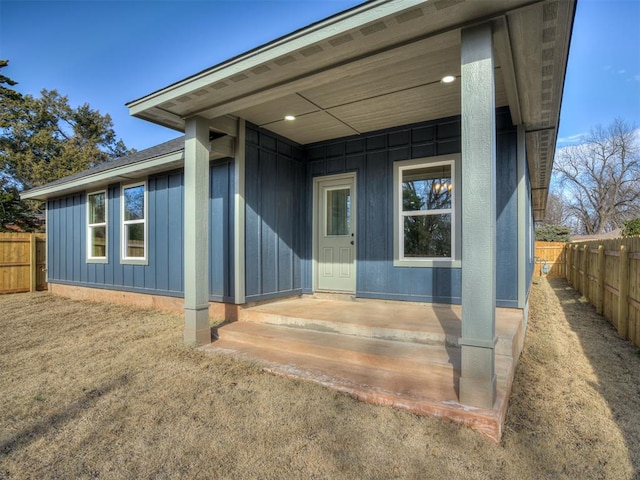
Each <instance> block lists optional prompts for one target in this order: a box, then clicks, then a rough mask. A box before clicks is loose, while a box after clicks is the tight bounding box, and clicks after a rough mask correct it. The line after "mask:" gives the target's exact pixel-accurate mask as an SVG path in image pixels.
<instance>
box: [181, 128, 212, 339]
mask: <svg viewBox="0 0 640 480" xmlns="http://www.w3.org/2000/svg"><path fill="white" fill-rule="evenodd" d="M209 148H210V143H209V121H208V120H207V119H205V118H202V117H191V118H187V119H186V120H185V140H184V342H185V344H186V345H190V346H197V345H205V344H207V343H211V327H210V326H209Z"/></svg>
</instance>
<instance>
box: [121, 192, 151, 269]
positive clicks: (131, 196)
mask: <svg viewBox="0 0 640 480" xmlns="http://www.w3.org/2000/svg"><path fill="white" fill-rule="evenodd" d="M146 187H147V185H146V183H144V182H143V183H137V184H135V185H125V186H123V187H122V197H121V203H122V261H123V262H124V263H146V261H147V224H146V218H147V193H146V190H147V188H146Z"/></svg>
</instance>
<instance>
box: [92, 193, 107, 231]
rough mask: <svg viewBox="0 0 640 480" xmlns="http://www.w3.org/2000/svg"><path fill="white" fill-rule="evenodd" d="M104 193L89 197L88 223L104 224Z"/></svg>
mask: <svg viewBox="0 0 640 480" xmlns="http://www.w3.org/2000/svg"><path fill="white" fill-rule="evenodd" d="M104 210H105V208H104V192H102V193H94V194H92V195H89V223H104V222H105V219H104V217H105V215H104Z"/></svg>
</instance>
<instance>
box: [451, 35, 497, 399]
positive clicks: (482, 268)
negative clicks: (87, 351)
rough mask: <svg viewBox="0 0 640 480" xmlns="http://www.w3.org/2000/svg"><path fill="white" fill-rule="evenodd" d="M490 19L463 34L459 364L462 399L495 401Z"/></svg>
mask: <svg viewBox="0 0 640 480" xmlns="http://www.w3.org/2000/svg"><path fill="white" fill-rule="evenodd" d="M493 63H494V62H493V37H492V29H491V25H490V24H488V23H485V24H482V25H478V26H475V27H472V28H468V29H464V30H462V32H461V107H462V338H461V339H460V345H461V355H462V366H461V375H460V403H462V404H465V405H471V406H476V407H483V408H491V407H493V404H494V402H495V399H496V375H495V345H496V341H497V338H496V335H495V311H496V262H495V260H496V121H495V116H496V113H495V79H494V65H493Z"/></svg>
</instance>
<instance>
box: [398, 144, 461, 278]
mask: <svg viewBox="0 0 640 480" xmlns="http://www.w3.org/2000/svg"><path fill="white" fill-rule="evenodd" d="M458 158H459V156H442V157H433V158H431V159H420V160H407V161H403V162H396V164H395V166H394V207H395V212H394V218H395V224H394V225H395V228H394V230H395V235H394V256H395V258H394V265H396V266H459V260H460V255H459V245H458V243H457V238H456V233H457V232H459V230H460V229H459V226H458V225H457V223H456V222H457V215H456V209H457V203H456V202H457V198H456V194H457V191H458V185H457V182H458V179H457V178H456V163H457V160H458Z"/></svg>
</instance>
